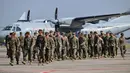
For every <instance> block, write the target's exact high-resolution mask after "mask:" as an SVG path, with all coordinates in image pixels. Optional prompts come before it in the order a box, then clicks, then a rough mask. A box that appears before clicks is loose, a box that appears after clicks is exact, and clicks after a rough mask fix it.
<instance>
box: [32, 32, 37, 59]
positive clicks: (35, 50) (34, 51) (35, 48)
mask: <svg viewBox="0 0 130 73" xmlns="http://www.w3.org/2000/svg"><path fill="white" fill-rule="evenodd" d="M32 38H33V43H34V46H33V59H36V56H37V54H38V49H37V47H36V40H37V34H36V33H34V36H33V37H32Z"/></svg>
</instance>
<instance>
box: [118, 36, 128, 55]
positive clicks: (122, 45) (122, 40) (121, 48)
mask: <svg viewBox="0 0 130 73" xmlns="http://www.w3.org/2000/svg"><path fill="white" fill-rule="evenodd" d="M118 43H119V48H120V51H121V56H122V57H123V58H124V54H125V52H126V48H125V38H124V37H123V34H122V36H121V37H120V38H119V41H118Z"/></svg>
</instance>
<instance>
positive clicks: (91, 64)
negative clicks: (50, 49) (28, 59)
mask: <svg viewBox="0 0 130 73" xmlns="http://www.w3.org/2000/svg"><path fill="white" fill-rule="evenodd" d="M21 61H22V58H21ZM0 73H130V49H127V53H126V57H125V60H123V59H122V57H121V56H120V54H118V56H117V57H115V58H101V59H85V60H76V61H71V60H65V61H54V62H52V63H50V64H45V65H44V66H38V64H37V62H33V63H32V65H29V64H26V65H23V64H22V63H21V62H20V65H14V66H10V65H9V59H8V58H7V57H6V49H5V48H0Z"/></svg>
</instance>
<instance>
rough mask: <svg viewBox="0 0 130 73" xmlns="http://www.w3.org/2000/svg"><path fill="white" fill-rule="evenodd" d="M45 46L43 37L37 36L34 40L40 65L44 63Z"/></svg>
mask: <svg viewBox="0 0 130 73" xmlns="http://www.w3.org/2000/svg"><path fill="white" fill-rule="evenodd" d="M45 45H46V39H45V36H44V35H38V36H37V40H36V47H37V49H38V61H39V63H38V64H40V63H41V62H42V63H45Z"/></svg>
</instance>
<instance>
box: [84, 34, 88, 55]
mask: <svg viewBox="0 0 130 73" xmlns="http://www.w3.org/2000/svg"><path fill="white" fill-rule="evenodd" d="M84 37H85V42H86V43H85V44H86V53H87V54H86V56H88V55H89V50H88V35H87V34H85V35H84Z"/></svg>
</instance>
